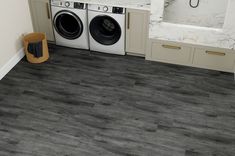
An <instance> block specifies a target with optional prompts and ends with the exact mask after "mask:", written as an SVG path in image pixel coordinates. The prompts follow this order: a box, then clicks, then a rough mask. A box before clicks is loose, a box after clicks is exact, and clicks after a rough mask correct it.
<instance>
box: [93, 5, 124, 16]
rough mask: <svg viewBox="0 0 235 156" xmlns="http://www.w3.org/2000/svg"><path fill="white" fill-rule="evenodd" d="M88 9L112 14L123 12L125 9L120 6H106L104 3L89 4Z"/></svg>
mask: <svg viewBox="0 0 235 156" xmlns="http://www.w3.org/2000/svg"><path fill="white" fill-rule="evenodd" d="M88 10H92V11H98V12H106V13H113V14H125V13H126V9H125V8H122V7H114V6H106V5H97V4H89V5H88Z"/></svg>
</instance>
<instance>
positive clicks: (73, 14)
mask: <svg viewBox="0 0 235 156" xmlns="http://www.w3.org/2000/svg"><path fill="white" fill-rule="evenodd" d="M51 11H52V17H53V28H54V34H55V40H56V44H57V45H61V46H66V47H71V48H79V49H89V39H88V38H89V35H88V28H87V27H88V26H87V4H85V3H79V2H75V1H65V0H51Z"/></svg>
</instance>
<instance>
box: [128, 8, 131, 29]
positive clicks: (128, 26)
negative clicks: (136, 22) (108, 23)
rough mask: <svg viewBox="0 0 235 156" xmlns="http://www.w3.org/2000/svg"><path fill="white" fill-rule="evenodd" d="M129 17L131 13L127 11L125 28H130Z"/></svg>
mask: <svg viewBox="0 0 235 156" xmlns="http://www.w3.org/2000/svg"><path fill="white" fill-rule="evenodd" d="M130 18H131V15H130V12H128V13H127V29H130Z"/></svg>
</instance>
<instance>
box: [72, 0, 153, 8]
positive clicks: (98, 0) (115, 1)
mask: <svg viewBox="0 0 235 156" xmlns="http://www.w3.org/2000/svg"><path fill="white" fill-rule="evenodd" d="M70 1H76V2H81V3H88V4H100V5H110V6H117V7H124V8H129V9H140V10H150V8H151V0H70Z"/></svg>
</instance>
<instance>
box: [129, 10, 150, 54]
mask: <svg viewBox="0 0 235 156" xmlns="http://www.w3.org/2000/svg"><path fill="white" fill-rule="evenodd" d="M148 25H149V11H144V10H135V9H127V14H126V52H127V53H128V52H129V53H134V54H137V55H145V51H146V42H147V39H148V28H149V27H148Z"/></svg>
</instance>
